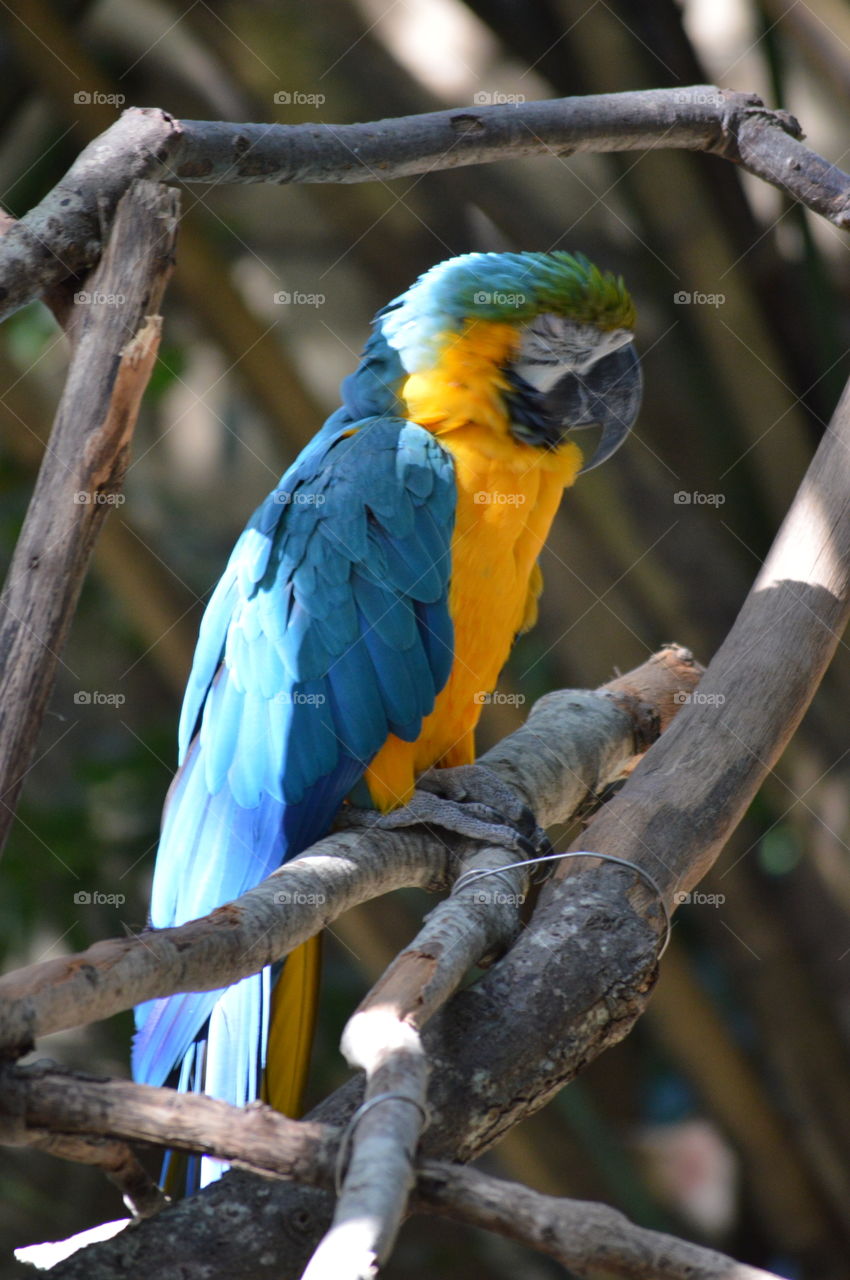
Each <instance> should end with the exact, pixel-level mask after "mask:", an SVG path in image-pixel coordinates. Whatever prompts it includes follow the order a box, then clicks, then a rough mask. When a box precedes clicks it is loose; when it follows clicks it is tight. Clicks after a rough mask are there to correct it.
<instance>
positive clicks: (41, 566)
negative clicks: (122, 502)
mask: <svg viewBox="0 0 850 1280" xmlns="http://www.w3.org/2000/svg"><path fill="white" fill-rule="evenodd" d="M177 214H178V196H177V193H176V192H173V191H170V190H168V189H167V188H166V187H160V186H156V185H155V184H153V183H150V182H139V183H136V184H135V185H134V186H133V187H131V189H130V190H129V191H128V193H127V195H126V196H125V197H124V199H123V200H122V202H121V205H120V206H119V210H118V214H117V216H116V219H115V224H114V227H113V230H112V234H111V236H110V240H109V245H108V247H107V251H106V253H105V254H104V257H103V259H102V261H101V263H100V265H99V266H98V268H97V270H96V271H95V272H93V274H92V276H91V277H90V279H88V280H86V281H85V282H84V284H85V288H84V289H81V290H80V291H79V292H78V294H77V298H78V300H79V301H78V304H77V305H76V306H75V307H74V321H73V324H72V329H71V332H72V335H73V337H74V339H75V343H74V349H73V355H72V358H71V367H70V369H69V371H68V378H67V381H66V383H65V389H64V391H63V394H62V399H61V400H60V402H59V408H58V410H57V413H56V420H55V422H54V425H53V431H52V433H51V436H50V440H49V442H48V445H47V450H46V452H45V455H44V459H43V461H42V464H41V469H40V470H39V474H38V480H37V482H36V486H35V491H34V493H33V496H32V500H31V502H30V506H29V510H28V511H27V518H26V520H25V522H24V527H23V529H22V530H21V535H20V537H19V539H18V543H17V546H16V548H15V554H14V557H13V559H12V564H11V567H10V569H9V574H8V577H7V579H6V583H5V585H4V588H3V594H2V597H0V654H2V655H3V657H2V668H0V706H2V707H3V715H2V717H1V718H0V847H2V845H3V842H4V840H5V838H6V835H7V834H8V831H9V828H10V826H11V823H12V820H13V818H14V812H15V805H16V803H17V798H18V794H19V792H20V789H21V786H22V784H23V779H24V777H25V775H26V772H27V770H28V768H29V764H30V760H31V758H32V753H33V750H34V748H35V742H36V738H37V736H38V732H39V729H40V728H41V722H42V718H43V715H44V709H45V707H46V705H47V700H48V698H49V696H50V691H51V689H52V687H53V679H54V674H55V671H56V665H57V663H58V662H59V661H60V657H59V655H60V654H61V651H62V648H63V646H64V643H65V637H66V635H67V632H68V628H69V627H70V625H71V620H72V618H73V616H74V610H75V607H76V602H77V597H78V596H79V593H80V588H81V586H82V582H83V577H84V575H85V571H86V568H87V565H88V560H89V556H90V554H91V551H92V547H93V545H94V541H95V539H96V537H97V534H98V532H99V529H100V526H101V524H102V523H103V520H104V518H105V516H106V513H107V511H108V510H109V507H110V505H111V504H112V503H114V502H115V499H116V497H117V495H118V494H119V491H120V488H121V483H122V481H123V477H124V470H125V468H126V465H127V459H128V455H129V447H130V440H131V437H132V433H133V429H134V427H135V425H136V417H137V415H138V411H139V405H140V403H141V398H142V395H143V393H144V390H145V387H146V386H147V383H148V379H149V377H150V374H151V370H152V369H153V365H154V362H155V360H156V353H157V350H158V347H159V332H160V323H161V322H160V319H159V317H158V316H157V315H156V312H157V310H158V308H159V304H160V300H161V298H162V294H163V291H164V289H165V286H166V283H167V281H168V277H169V275H170V274H171V268H172V264H173V253H174V244H175V239H176V235H177ZM16 225H17V224H16ZM14 230H15V227H12V228H11V229H10V231H9V232H8V233H7V234H9V235H11V234H12V233H13V232H14ZM4 239H5V237H4ZM2 243H3V240H2V239H0V245H2Z"/></svg>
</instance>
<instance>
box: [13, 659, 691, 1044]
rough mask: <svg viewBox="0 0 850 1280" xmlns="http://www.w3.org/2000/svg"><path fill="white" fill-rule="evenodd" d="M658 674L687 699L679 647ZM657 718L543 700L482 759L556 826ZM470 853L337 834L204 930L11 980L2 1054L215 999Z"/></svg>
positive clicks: (604, 701) (120, 944) (154, 935)
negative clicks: (191, 997)
mask: <svg viewBox="0 0 850 1280" xmlns="http://www.w3.org/2000/svg"><path fill="white" fill-rule="evenodd" d="M661 668H664V670H665V672H666V685H667V690H666V697H667V699H668V700H670V699H671V698H672V697H673V696H674V694H673V692H671V691H675V690H681V691H685V693H686V692H687V691H688V690H690V689H691V688H692V687H693V686H694V684H695V683H696V681H697V679H698V678H699V677H698V668H696V667H695V666H694V663H693V660H692V659H691V657H690V654H688V653H687V651H686V650H681V649H675V648H674V649H667V650H662V651H661V652H660V653H659V654H658V655H656V656H655V657H654V658H652V659H650V660H649V662H648V663H646V664H644V666H643V667H641V668H638V669H637V671H635V672H633V673H632V678H633V680H634V684H635V687H636V688H639V687H640V686H641V684H642V682H643V680H644V678H645V680H646V682H647V688H648V690H651V691H652V692H653V693H654V694H655V695H657V694H658V690H659V681H658V672H659V670H660V669H661ZM641 672H643V673H644V676H642V675H641ZM664 683H665V682H664V681H661V682H660V684H661V685H662V686H663V685H664ZM635 717H637V719H636V718H635ZM658 719H659V721H660V717H659V718H658ZM651 721H653V716H652V714H651V713H650V710H649V707H648V706H645V705H644V704H642V703H641V702H640V701H639V700H638V701H635V700H634V699H633V700H632V701H624V700H623V699H622V698H621V697H620V696H619V694H617V695H616V696H615V697H611V696H609V691H608V690H607V686H603V688H602V689H601V690H600V691H599V692H597V693H593V692H587V691H585V690H564V691H562V692H561V693H555V694H547V695H546V697H544V698H541V699H540V701H539V702H538V703H536V704H535V706H534V707H533V708H532V711H531V714H530V715H529V718H528V721H527V722H526V724H525V725H523V727H522V728H521V729H518V730H517V731H516V733H513V734H511V735H510V736H509V737H508V738H506V739H505V740H504V741H503V742H502V743H500V744H499V745H498V746H497V747H496V748H494V749H493V751H490V752H488V753H487V754H486V755H485V756H483V757H482V763H483V764H485V765H487V766H488V767H489V768H491V769H492V770H493V771H494V772H495V773H498V774H499V775H500V777H502V778H503V779H504V781H505V782H507V783H509V784H510V785H511V786H512V787H513V788H514V789H515V790H516V791H517V792H518V793H519V794H520V796H521V797H522V800H523V802H524V803H526V804H527V805H528V806H529V807H530V808H532V809H533V810H534V811H536V812H537V814H538V817H539V819H540V820H541V821H542V822H544V823H546V824H552V823H554V822H558V821H563V820H565V819H567V818H568V817H569V816H570V815H571V814H572V813H573V812H574V810H575V809H576V808H577V807H578V805H579V804H581V803H583V802H584V801H585V800H586V799H587V796H588V795H592V794H595V793H596V792H598V791H599V790H600V788H602V787H604V786H605V785H606V784H607V783H609V782H610V781H612V780H613V779H615V778H617V777H618V776H619V775H620V773H621V772H622V770H623V768H624V767H625V765H626V764H627V763H628V762H629V761H630V760H631V759H632V758H633V757H634V754H635V751H636V750H643V749H645V747H646V746H647V745H648V739H647V737H646V731H647V725H648V724H649V723H650V722H651ZM656 732H657V727H656ZM544 752H545V754H544ZM468 847H469V842H468V841H462V842H460V843H459V844H458V845H455V844H453V843H452V842H451V841H447V842H445V843H442V844H438V843H437V842H435V840H434V837H433V833H432V832H429V831H423V830H421V829H413V828H411V829H409V830H406V829H402V830H398V831H382V830H380V828H368V829H366V830H365V831H364V830H354V831H342V832H338V833H337V834H335V835H331V836H328V837H327V838H326V839H325V840H322V841H319V843H318V844H316V845H314V846H313V847H312V849H311V850H309V851H308V852H307V853H304V854H302V855H300V857H298V858H294V859H293V860H292V861H291V862H289V863H287V864H286V865H285V866H284V867H282V868H281V869H280V870H279V871H277V872H275V874H274V875H272V876H270V877H269V878H268V880H265V881H264V882H263V883H262V884H261V885H258V886H257V888H255V889H252V890H250V891H249V892H248V893H246V894H244V895H243V896H242V897H241V898H239V899H237V900H236V902H232V903H229V904H227V905H226V906H224V907H221V908H219V909H218V910H217V911H214V912H213V913H212V914H211V915H209V916H207V917H204V918H203V919H202V920H196V921H192V922H190V923H189V924H185V925H181V926H180V927H179V928H176V929H160V930H154V931H151V932H147V933H144V934H142V935H140V936H139V937H136V938H114V939H111V940H109V941H106V942H98V943H95V945H94V946H92V947H89V948H88V950H87V951H84V952H82V953H80V954H79V955H76V956H73V957H70V958H67V959H59V960H49V961H45V962H42V963H41V964H37V965H31V966H28V967H27V968H24V969H19V970H17V971H15V972H14V973H10V974H8V975H6V977H4V978H2V979H0V1057H7V1058H8V1057H15V1056H19V1055H20V1054H21V1053H24V1052H27V1051H28V1049H29V1048H30V1047H32V1045H33V1043H34V1041H35V1039H36V1037H38V1036H40V1035H46V1034H49V1033H51V1032H53V1031H59V1030H65V1029H67V1028H69V1027H72V1026H80V1025H83V1024H85V1023H87V1022H90V1021H93V1020H94V1019H97V1018H104V1017H108V1016H109V1015H111V1014H113V1013H119V1012H120V1011H121V1010H123V1009H128V1008H131V1007H132V1006H133V1005H134V1004H137V1003H139V1002H140V1001H142V1000H148V999H152V998H153V997H154V996H164V995H172V994H173V993H174V992H177V991H211V990H215V989H216V988H217V987H220V986H226V985H227V984H228V983H230V982H234V981H236V980H237V978H241V977H245V976H247V975H248V974H250V973H256V972H258V971H259V970H260V969H262V968H263V966H264V965H266V964H270V963H272V962H274V961H275V960H277V959H279V958H280V957H281V956H283V955H286V954H288V952H289V951H291V950H292V949H293V948H294V947H296V946H298V945H299V943H301V942H303V941H305V940H306V939H307V938H308V937H310V936H312V934H314V933H317V932H318V931H319V930H320V929H322V928H324V927H325V925H326V924H328V923H329V922H330V921H331V920H333V919H335V917H336V916H338V915H339V914H341V912H343V911H345V910H347V909H348V908H349V907H351V906H354V905H355V904H356V903H358V902H362V901H365V900H367V899H370V898H374V897H377V896H378V895H379V894H381V893H386V892H388V891H389V890H391V889H396V888H402V887H406V886H413V885H416V886H419V887H423V888H432V889H433V888H437V887H442V886H445V885H447V884H449V883H451V881H452V879H453V878H454V875H455V874H456V871H457V867H458V866H459V865H462V859H463V855H464V854H465V853H466V851H467V850H468ZM458 850H459V852H460V855H461V856H460V857H458ZM503 853H504V851H502V856H503ZM282 905H283V906H285V910H281V906H282Z"/></svg>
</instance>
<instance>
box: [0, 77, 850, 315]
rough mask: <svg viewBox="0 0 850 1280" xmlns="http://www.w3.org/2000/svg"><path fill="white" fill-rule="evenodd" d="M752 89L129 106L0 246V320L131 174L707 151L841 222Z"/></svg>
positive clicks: (841, 185) (823, 172)
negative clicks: (308, 116)
mask: <svg viewBox="0 0 850 1280" xmlns="http://www.w3.org/2000/svg"><path fill="white" fill-rule="evenodd" d="M800 137H801V132H800V127H799V125H798V124H797V122H796V121H795V120H794V119H793V118H792V117H791V116H789V115H787V114H786V113H785V112H781V111H771V110H769V109H768V108H766V107H765V106H764V104H763V103H762V101H761V99H760V98H758V97H756V95H754V94H744V93H732V92H730V91H728V90H722V89H718V88H716V87H715V86H713V85H696V86H692V87H690V88H685V89H651V90H644V91H640V92H632V93H614V94H600V95H591V96H588V97H583V98H561V99H554V100H550V101H543V102H525V103H518V104H507V105H497V106H474V107H461V108H455V109H452V110H449V111H433V112H428V113H426V114H423V115H417V116H402V117H399V118H397V119H394V120H381V121H376V122H372V123H369V124H340V125H335V124H299V125H280V124H229V123H225V122H219V121H204V120H184V121H178V120H175V119H174V118H173V117H172V116H169V115H168V114H167V113H166V112H164V111H160V110H158V109H156V108H141V109H140V108H131V109H130V110H129V111H126V112H125V113H124V114H123V116H122V117H121V118H120V119H119V120H118V121H117V122H116V123H115V124H114V125H113V126H112V127H111V128H110V129H108V130H107V131H106V133H103V134H101V136H100V137H99V138H96V139H95V141H94V142H92V143H90V144H89V146H88V147H86V149H85V150H84V151H83V152H82V153H81V155H80V156H79V158H78V159H77V160H76V162H75V163H74V164H73V165H72V167H71V169H69V171H68V173H67V174H66V175H65V177H64V178H63V179H62V181H61V182H60V183H59V184H58V185H57V186H56V187H55V188H54V189H53V190H52V191H51V192H50V193H49V194H48V195H47V196H46V197H45V198H44V199H43V200H42V201H41V203H40V204H39V205H38V206H36V208H34V209H32V210H31V211H30V212H29V213H28V214H27V215H26V217H24V218H22V219H21V220H20V222H19V223H17V224H16V225H15V226H14V227H13V228H12V229H11V230H10V231H9V233H8V235H7V236H5V237H4V239H3V241H2V243H0V318H2V317H3V316H5V315H8V314H9V313H10V312H12V311H14V310H15V309H16V308H17V307H20V306H23V305H24V303H26V302H29V301H31V300H32V299H33V298H36V297H39V296H40V295H41V294H42V293H43V292H44V291H45V289H47V288H49V287H50V286H51V285H53V284H56V283H57V282H58V281H60V280H62V279H63V278H65V277H67V276H69V275H74V274H77V273H78V272H80V271H81V270H82V269H84V268H86V267H88V266H90V265H91V264H92V263H93V262H95V261H96V259H97V256H98V254H99V252H100V241H101V236H102V226H103V223H104V220H106V221H107V223H108V220H109V219H110V218H111V216H112V212H113V210H114V209H115V207H116V205H117V203H118V200H119V199H120V197H121V195H122V193H123V192H124V191H125V190H126V189H127V187H128V186H129V185H130V183H131V182H133V181H134V180H135V179H137V178H150V179H153V180H156V181H161V182H205V183H216V184H218V183H222V182H274V183H293V182H299V183H301V182H369V181H375V180H380V181H382V182H386V181H387V180H389V179H391V178H398V177H403V176H405V175H408V174H417V173H427V172H430V171H431V170H433V169H450V168H455V167H457V166H459V165H469V164H486V163H491V162H493V161H496V160H506V159H512V158H518V157H521V156H531V155H551V154H556V155H560V156H565V155H573V154H578V153H581V152H606V151H642V150H647V149H649V148H653V147H659V146H660V147H673V148H678V149H685V150H690V151H709V152H713V153H715V154H717V155H722V156H724V157H726V159H729V160H732V161H734V162H735V163H737V164H740V165H741V166H742V167H743V168H745V169H747V170H748V171H749V172H751V173H754V174H756V175H757V176H758V177H760V178H763V179H764V180H765V181H766V182H769V183H771V184H772V185H773V186H776V187H779V188H780V189H781V190H783V191H785V192H787V193H788V194H789V195H790V196H791V197H792V198H793V199H796V200H799V201H800V202H801V203H802V204H804V205H806V207H807V208H810V209H812V210H813V211H814V212H816V213H819V214H821V216H823V217H824V218H827V219H828V220H829V221H830V222H833V223H834V224H835V225H836V226H837V227H840V228H842V229H846V227H847V226H848V225H850V224H848V216H850V215H848V203H850V178H848V176H847V175H846V174H844V173H842V171H841V170H840V169H837V168H836V167H835V166H834V165H831V164H829V163H828V162H827V161H826V160H824V159H823V158H822V157H821V156H819V155H817V154H816V153H815V152H813V151H810V150H809V149H808V148H807V147H804V146H803V145H802V143H801V142H800V141H799V138H800Z"/></svg>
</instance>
